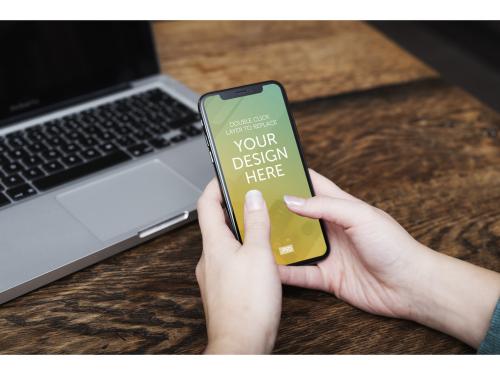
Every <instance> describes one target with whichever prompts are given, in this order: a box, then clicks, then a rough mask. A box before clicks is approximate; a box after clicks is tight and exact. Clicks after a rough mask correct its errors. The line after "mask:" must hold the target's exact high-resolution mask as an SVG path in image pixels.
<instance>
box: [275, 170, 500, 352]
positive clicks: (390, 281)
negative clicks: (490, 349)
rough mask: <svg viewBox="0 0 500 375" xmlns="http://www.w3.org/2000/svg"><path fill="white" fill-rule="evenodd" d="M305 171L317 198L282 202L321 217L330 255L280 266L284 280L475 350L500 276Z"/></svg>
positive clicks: (499, 292) (498, 292) (499, 293)
mask: <svg viewBox="0 0 500 375" xmlns="http://www.w3.org/2000/svg"><path fill="white" fill-rule="evenodd" d="M310 173H311V179H312V182H313V186H314V190H315V193H316V195H317V196H315V197H312V198H309V199H302V198H300V197H291V196H286V197H285V203H286V204H287V206H288V208H289V209H290V210H291V211H293V212H295V213H296V214H298V215H302V216H306V217H311V218H320V219H323V220H324V222H325V224H326V227H327V233H328V237H329V241H330V246H331V252H330V255H329V257H328V258H327V259H325V260H324V261H322V262H320V263H319V264H318V265H314V266H299V267H297V266H279V272H280V277H281V280H282V282H283V283H285V284H289V285H294V286H299V287H304V288H311V289H320V290H324V291H327V292H330V293H333V294H335V295H336V296H337V297H338V298H340V299H342V300H344V301H346V302H348V303H350V304H352V305H354V306H356V307H358V308H360V309H362V310H365V311H367V312H371V313H374V314H379V315H385V316H390V317H398V318H404V319H411V320H415V321H417V322H419V323H422V324H425V325H427V326H430V327H432V328H435V329H438V330H440V331H443V332H445V333H448V334H450V335H452V336H455V337H457V338H458V339H460V340H462V341H464V342H466V343H468V344H469V345H471V346H473V347H476V348H477V347H478V345H479V344H480V342H481V341H482V339H483V338H484V336H485V334H486V331H487V329H488V326H489V322H490V318H491V315H492V313H493V310H494V308H495V305H496V302H497V300H498V298H499V297H500V275H499V274H497V273H495V272H492V271H488V270H485V269H482V268H480V267H476V266H474V265H472V264H469V263H466V262H463V261H461V260H458V259H456V258H452V257H449V256H446V255H444V254H440V253H438V252H435V251H433V250H431V249H429V248H428V247H426V246H424V245H422V244H420V243H419V242H418V241H416V240H415V239H414V238H413V237H411V236H410V234H408V232H406V231H405V230H404V229H403V227H401V225H399V224H398V223H397V222H396V221H395V220H394V219H393V218H392V217H391V216H389V215H388V214H387V213H385V212H384V211H382V210H380V209H378V208H375V207H373V206H370V205H369V204H367V203H365V202H363V201H361V200H359V199H357V198H355V197H353V196H352V195H350V194H348V193H346V192H344V191H343V190H341V189H340V188H339V187H338V186H336V185H335V184H334V183H333V182H331V181H330V180H328V179H326V178H325V177H323V176H321V175H319V174H318V173H316V172H314V171H312V170H311V171H310Z"/></svg>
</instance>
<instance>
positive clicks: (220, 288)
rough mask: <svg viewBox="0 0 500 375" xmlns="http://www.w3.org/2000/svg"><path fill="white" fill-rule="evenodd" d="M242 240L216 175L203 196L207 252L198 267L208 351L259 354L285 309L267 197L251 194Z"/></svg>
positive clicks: (265, 348) (269, 342)
mask: <svg viewBox="0 0 500 375" xmlns="http://www.w3.org/2000/svg"><path fill="white" fill-rule="evenodd" d="M244 218H245V240H244V243H243V245H242V244H241V243H240V242H239V241H238V240H237V239H236V238H235V237H234V235H233V233H232V232H231V230H230V229H229V227H228V225H227V223H226V220H225V215H224V210H223V208H222V196H221V193H220V189H219V186H218V183H217V181H216V180H215V179H214V180H212V181H211V182H210V183H209V184H208V186H207V188H206V189H205V191H204V193H203V195H202V196H201V197H200V199H199V201H198V219H199V223H200V228H201V233H202V236H203V253H202V255H201V258H200V261H199V262H198V265H197V267H196V279H197V280H198V284H199V286H200V291H201V297H202V299H203V307H204V311H205V318H206V321H207V333H208V345H207V348H206V350H205V353H207V354H259V353H270V352H271V351H272V349H273V346H274V342H275V340H276V334H277V331H278V326H279V321H280V315H281V299H282V295H281V281H280V276H279V272H278V266H277V264H276V262H275V260H274V256H273V254H272V251H271V245H270V240H269V234H270V223H269V214H268V210H267V207H266V203H265V201H264V199H263V197H262V195H261V193H260V192H259V191H256V190H251V191H249V192H248V193H247V194H246V199H245V208H244Z"/></svg>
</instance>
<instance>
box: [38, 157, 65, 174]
mask: <svg viewBox="0 0 500 375" xmlns="http://www.w3.org/2000/svg"><path fill="white" fill-rule="evenodd" d="M42 168H43V169H44V170H45V172H47V173H54V172H57V171H60V170H61V169H63V168H64V166H63V165H62V164H61V163H59V162H58V161H57V160H52V161H49V162H48V163H45V164H44V165H42Z"/></svg>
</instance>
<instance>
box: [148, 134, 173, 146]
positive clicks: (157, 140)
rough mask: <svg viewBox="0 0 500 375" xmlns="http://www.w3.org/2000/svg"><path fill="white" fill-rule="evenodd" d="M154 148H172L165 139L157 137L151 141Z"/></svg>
mask: <svg viewBox="0 0 500 375" xmlns="http://www.w3.org/2000/svg"><path fill="white" fill-rule="evenodd" d="M149 143H150V144H151V146H153V147H154V148H165V147H167V146H170V142H169V141H168V140H166V139H165V138H163V137H156V138H153V139H151V140H150V141H149Z"/></svg>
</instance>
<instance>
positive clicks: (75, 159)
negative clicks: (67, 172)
mask: <svg viewBox="0 0 500 375" xmlns="http://www.w3.org/2000/svg"><path fill="white" fill-rule="evenodd" d="M61 160H62V162H63V163H64V164H66V165H67V166H68V167H72V166H73V165H76V164H79V163H82V162H83V160H82V159H81V158H80V157H79V156H78V155H69V156H65V157H63V158H62V159H61Z"/></svg>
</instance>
